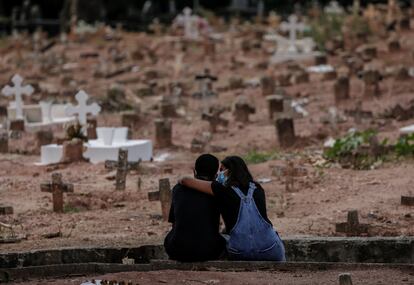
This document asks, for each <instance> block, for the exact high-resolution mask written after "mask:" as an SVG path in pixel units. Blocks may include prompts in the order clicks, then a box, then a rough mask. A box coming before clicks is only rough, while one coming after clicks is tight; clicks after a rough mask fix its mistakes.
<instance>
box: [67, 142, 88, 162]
mask: <svg viewBox="0 0 414 285" xmlns="http://www.w3.org/2000/svg"><path fill="white" fill-rule="evenodd" d="M84 160H85V159H84V158H83V141H82V140H81V139H79V138H74V139H72V140H70V141H65V142H63V146H62V159H61V162H62V163H72V162H78V161H84Z"/></svg>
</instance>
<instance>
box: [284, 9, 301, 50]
mask: <svg viewBox="0 0 414 285" xmlns="http://www.w3.org/2000/svg"><path fill="white" fill-rule="evenodd" d="M288 20H289V21H288V22H282V24H281V25H280V29H281V30H282V31H283V32H289V48H288V51H289V52H291V53H297V52H298V48H297V46H296V42H297V33H298V32H303V31H304V30H305V28H306V26H305V25H304V24H303V23H299V22H298V17H297V16H296V15H291V16H289V19H288Z"/></svg>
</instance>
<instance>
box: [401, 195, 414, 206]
mask: <svg viewBox="0 0 414 285" xmlns="http://www.w3.org/2000/svg"><path fill="white" fill-rule="evenodd" d="M401 205H403V206H414V196H401Z"/></svg>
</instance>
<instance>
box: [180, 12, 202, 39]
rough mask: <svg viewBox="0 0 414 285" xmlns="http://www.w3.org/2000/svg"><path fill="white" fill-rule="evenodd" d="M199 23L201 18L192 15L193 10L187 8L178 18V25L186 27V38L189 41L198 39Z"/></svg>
mask: <svg viewBox="0 0 414 285" xmlns="http://www.w3.org/2000/svg"><path fill="white" fill-rule="evenodd" d="M198 21H199V17H198V16H197V15H192V10H191V8H189V7H185V8H184V10H183V13H182V14H180V15H178V17H177V18H176V23H177V24H178V25H180V26H183V27H184V37H185V38H187V39H197V38H198V36H199V32H198Z"/></svg>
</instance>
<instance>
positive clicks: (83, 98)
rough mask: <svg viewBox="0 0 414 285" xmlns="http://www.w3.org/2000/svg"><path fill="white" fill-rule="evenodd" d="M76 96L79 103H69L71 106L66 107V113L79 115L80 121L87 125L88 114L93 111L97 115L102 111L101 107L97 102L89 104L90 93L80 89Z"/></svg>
mask: <svg viewBox="0 0 414 285" xmlns="http://www.w3.org/2000/svg"><path fill="white" fill-rule="evenodd" d="M75 98H76V101H78V105H77V106H73V105H72V104H69V106H67V107H66V108H65V113H66V115H67V116H73V115H77V116H78V120H79V123H80V124H81V125H82V126H85V125H86V123H87V114H89V113H91V114H92V115H94V116H96V115H98V113H99V112H100V111H101V107H100V106H99V105H98V104H97V103H93V104H91V105H87V101H88V98H89V95H88V94H87V93H86V92H85V91H83V90H81V91H79V92H78V93H77V94H76V96H75Z"/></svg>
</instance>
